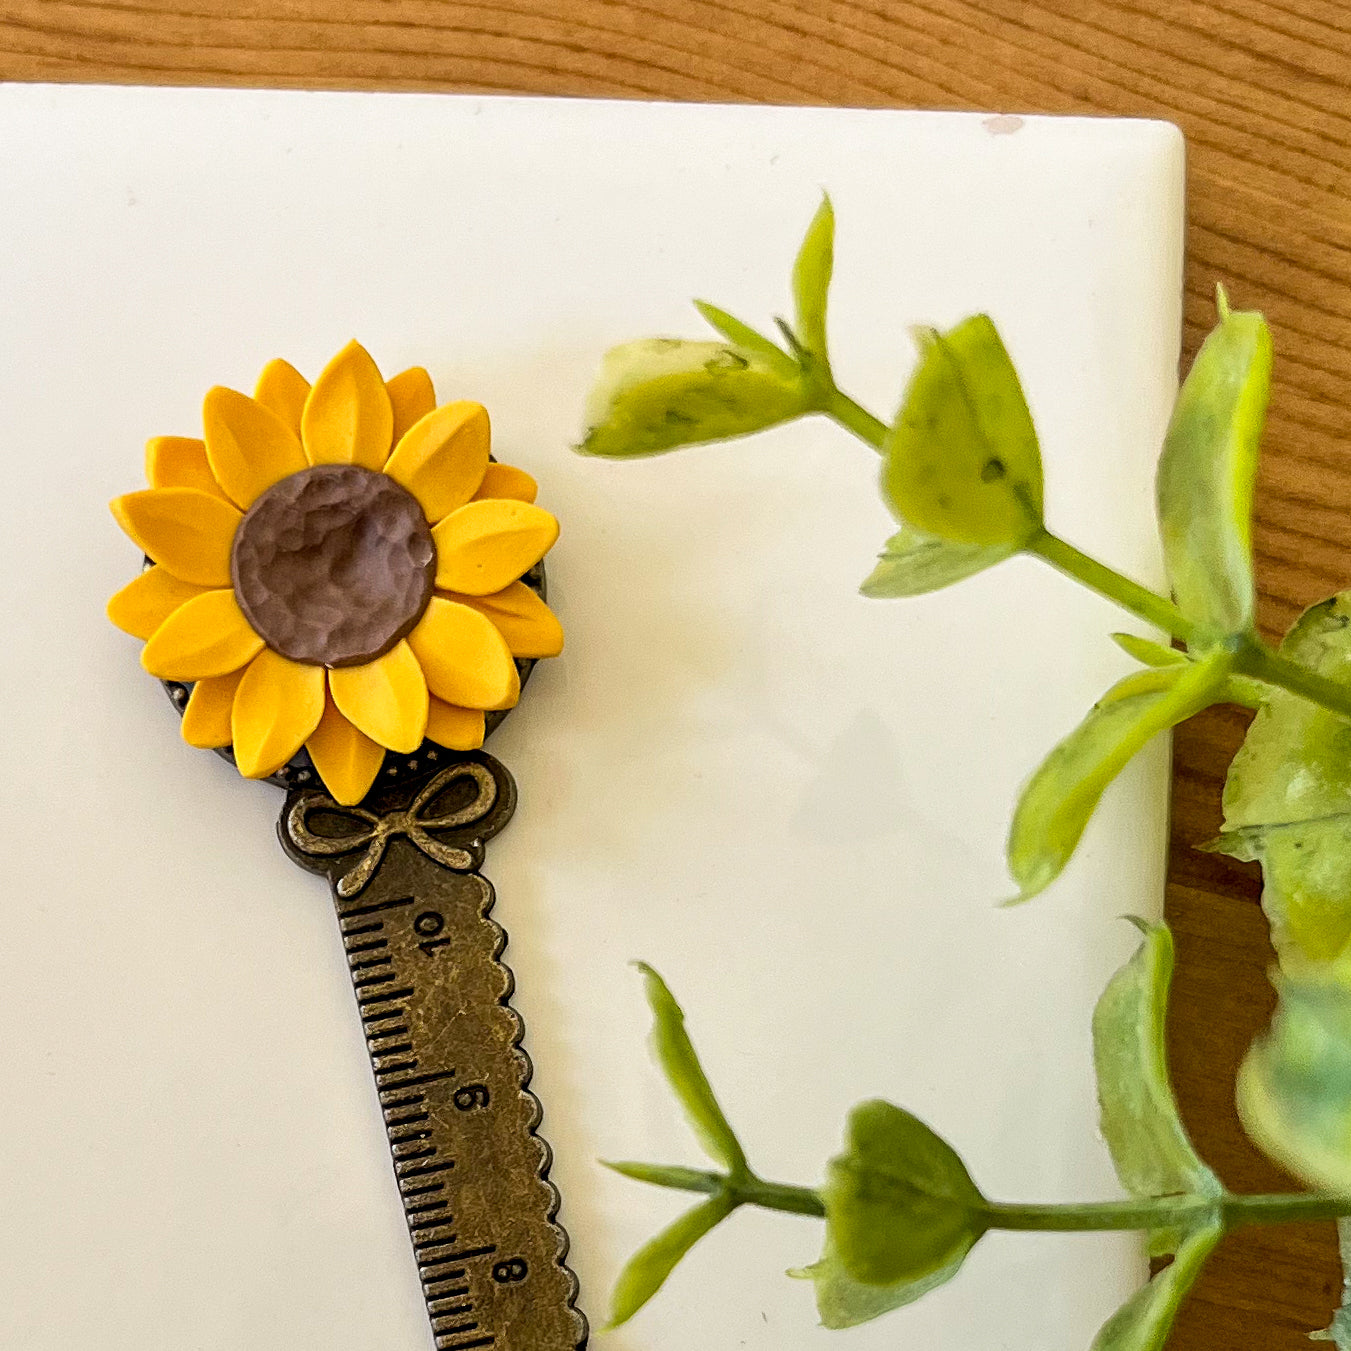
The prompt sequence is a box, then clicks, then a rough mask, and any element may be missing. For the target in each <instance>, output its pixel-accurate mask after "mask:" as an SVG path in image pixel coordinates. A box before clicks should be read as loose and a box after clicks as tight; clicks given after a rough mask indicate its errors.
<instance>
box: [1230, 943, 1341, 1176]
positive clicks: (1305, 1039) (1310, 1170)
mask: <svg viewBox="0 0 1351 1351" xmlns="http://www.w3.org/2000/svg"><path fill="white" fill-rule="evenodd" d="M1276 989H1277V992H1278V994H1279V996H1280V1000H1279V1003H1278V1004H1277V1006H1276V1013H1275V1016H1274V1017H1273V1018H1272V1020H1271V1026H1270V1028H1268V1030H1267V1031H1266V1033H1264V1034H1263V1036H1261V1037H1259V1038H1258V1040H1257V1041H1256V1042H1254V1043H1253V1046H1252V1048H1251V1049H1250V1050H1249V1052H1248V1055H1247V1058H1246V1059H1245V1060H1244V1062H1243V1066H1242V1068H1241V1069H1240V1071H1239V1077H1238V1110H1239V1116H1240V1117H1241V1118H1242V1120H1243V1125H1244V1127H1245V1128H1246V1130H1247V1132H1248V1134H1249V1135H1250V1136H1251V1137H1252V1138H1253V1140H1254V1141H1255V1142H1256V1143H1257V1145H1258V1146H1259V1147H1260V1148H1262V1149H1263V1150H1264V1151H1265V1152H1266V1153H1267V1154H1269V1155H1270V1156H1271V1157H1272V1158H1273V1159H1275V1160H1276V1162H1277V1163H1279V1164H1281V1165H1283V1166H1284V1167H1285V1168H1287V1169H1288V1170H1289V1171H1290V1172H1292V1173H1294V1174H1295V1175H1296V1176H1298V1177H1300V1178H1303V1179H1304V1180H1305V1181H1306V1182H1308V1183H1311V1184H1312V1185H1314V1186H1316V1187H1322V1188H1326V1189H1327V1190H1328V1191H1334V1192H1347V1191H1351V990H1348V988H1347V987H1346V986H1345V985H1344V984H1342V983H1341V981H1339V980H1338V979H1337V978H1336V976H1335V975H1334V974H1332V972H1331V970H1330V969H1327V968H1325V969H1324V970H1323V971H1321V972H1317V973H1310V974H1307V975H1303V976H1300V977H1297V978H1296V977H1288V976H1282V977H1278V978H1277V981H1276Z"/></svg>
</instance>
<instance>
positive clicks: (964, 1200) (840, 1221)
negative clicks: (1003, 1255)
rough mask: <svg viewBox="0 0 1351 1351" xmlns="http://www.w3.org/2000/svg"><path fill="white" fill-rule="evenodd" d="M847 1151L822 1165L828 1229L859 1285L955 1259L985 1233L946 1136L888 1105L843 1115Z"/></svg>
mask: <svg viewBox="0 0 1351 1351" xmlns="http://www.w3.org/2000/svg"><path fill="white" fill-rule="evenodd" d="M845 1144H846V1148H845V1152H844V1153H843V1154H842V1155H840V1156H839V1157H838V1158H835V1159H832V1160H831V1162H830V1164H829V1166H828V1168H827V1170H826V1183H825V1186H824V1187H823V1188H822V1190H821V1199H822V1201H824V1203H825V1209H826V1233H827V1236H828V1238H829V1241H830V1243H831V1244H832V1245H833V1251H834V1252H835V1253H836V1254H837V1255H838V1257H839V1260H840V1262H841V1263H842V1265H843V1267H844V1270H845V1271H846V1272H847V1273H848V1274H849V1276H850V1277H851V1278H852V1279H853V1280H855V1281H859V1282H861V1283H862V1284H864V1285H887V1286H890V1285H895V1284H897V1283H898V1282H914V1281H919V1280H922V1279H924V1278H925V1277H928V1276H930V1275H932V1274H933V1273H934V1272H936V1271H939V1270H941V1269H943V1268H946V1267H948V1266H950V1265H951V1264H952V1263H953V1262H955V1261H960V1259H961V1257H962V1256H964V1255H965V1253H966V1252H967V1250H968V1249H969V1248H970V1247H971V1245H972V1244H973V1243H975V1242H976V1240H977V1239H978V1238H980V1236H981V1235H982V1234H983V1233H984V1232H985V1228H986V1207H985V1202H984V1198H983V1197H982V1196H981V1194H980V1192H979V1191H978V1190H977V1189H976V1185H975V1183H974V1182H972V1181H971V1177H970V1174H968V1173H967V1171H966V1167H965V1165H964V1164H963V1163H962V1161H961V1159H960V1158H958V1156H957V1154H956V1152H955V1151H954V1150H953V1149H952V1147H951V1146H950V1145H948V1144H947V1142H946V1141H944V1140H942V1139H940V1138H939V1137H938V1136H937V1135H935V1134H934V1132H933V1131H932V1130H930V1129H929V1127H928V1126H926V1125H925V1124H924V1123H923V1122H922V1121H920V1120H919V1119H918V1118H917V1117H914V1116H912V1115H911V1114H910V1113H909V1112H906V1111H903V1110H902V1109H901V1108H899V1107H893V1106H892V1105H891V1104H890V1103H888V1102H882V1101H879V1100H874V1101H871V1102H864V1103H860V1104H859V1105H858V1106H857V1107H855V1108H854V1110H853V1111H852V1112H851V1113H850V1114H849V1124H848V1132H847V1136H846V1142H845Z"/></svg>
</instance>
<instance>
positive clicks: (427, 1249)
mask: <svg viewBox="0 0 1351 1351" xmlns="http://www.w3.org/2000/svg"><path fill="white" fill-rule="evenodd" d="M454 1246H455V1235H454V1234H452V1235H451V1236H450V1237H449V1238H428V1239H424V1240H423V1241H422V1242H421V1243H414V1244H413V1251H414V1252H415V1253H417V1254H419V1256H418V1265H419V1266H429V1267H430V1266H435V1265H436V1264H437V1263H438V1262H450V1261H454V1260H455V1257H456V1256H458V1254H453V1255H452V1256H451V1257H445V1258H442V1257H431V1256H427V1254H430V1253H433V1252H435V1251H436V1249H437V1248H453V1247H454Z"/></svg>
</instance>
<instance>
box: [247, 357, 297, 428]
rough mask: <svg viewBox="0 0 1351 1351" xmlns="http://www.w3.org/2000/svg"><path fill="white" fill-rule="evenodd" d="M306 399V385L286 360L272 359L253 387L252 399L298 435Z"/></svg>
mask: <svg viewBox="0 0 1351 1351" xmlns="http://www.w3.org/2000/svg"><path fill="white" fill-rule="evenodd" d="M309 396H310V382H309V381H308V380H306V379H305V377H304V376H303V375H301V373H300V372H299V371H298V370H296V368H295V367H294V366H293V365H291V363H290V362H289V361H283V360H282V359H281V357H276V358H274V359H273V360H272V361H269V362H268V363H267V365H266V366H264V367H263V373H262V374H261V375H260V376H259V377H258V383H257V384H256V385H255V386H254V389H253V397H254V398H255V399H257V400H258V402H259V403H260V404H262V405H263V407H264V408H270V409H271V410H272V411H273V412H274V413H275V414H276V415H277V416H278V417H279V418H281V420H282V421H283V422H284V423H285V424H286V425H287V426H288V427H289V428H290V429H291V430H292V431H293V432H294V433H295V434H296V437H297V438H299V436H300V414H301V412H302V410H303V409H304V407H305V400H306V399H307V398H309Z"/></svg>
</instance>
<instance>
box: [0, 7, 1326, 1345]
mask: <svg viewBox="0 0 1351 1351" xmlns="http://www.w3.org/2000/svg"><path fill="white" fill-rule="evenodd" d="M0 78H4V79H15V80H81V81H105V82H117V83H169V84H212V85H287V86H293V87H323V88H364V89H443V90H475V91H514V92H534V93H550V94H582V95H586V94H591V95H609V96H621V97H633V98H661V99H690V100H736V101H760V102H770V103H832V104H853V105H870V106H890V107H921V108H923V107H931V108H978V109H990V110H994V111H1010V112H1056V113H1112V114H1124V115H1133V116H1147V117H1162V118H1168V119H1170V120H1172V121H1174V122H1176V123H1178V125H1180V126H1181V127H1182V129H1183V131H1184V132H1185V133H1186V135H1187V141H1188V145H1189V148H1190V170H1189V192H1190V213H1189V214H1190V225H1189V235H1188V245H1189V262H1188V268H1187V306H1186V316H1187V329H1186V344H1187V353H1188V357H1190V353H1191V351H1192V350H1193V349H1194V346H1195V344H1196V342H1197V340H1198V338H1199V336H1200V335H1201V334H1202V333H1203V332H1204V331H1205V329H1206V328H1207V327H1208V325H1209V324H1210V322H1211V317H1212V314H1213V303H1212V293H1213V286H1214V283H1215V282H1216V281H1217V280H1224V281H1225V282H1226V283H1228V285H1229V286H1230V289H1231V294H1232V295H1233V297H1234V299H1235V301H1236V303H1239V304H1241V305H1242V306H1244V307H1257V308H1260V309H1262V310H1264V311H1265V312H1266V314H1267V316H1268V318H1269V319H1270V321H1271V325H1272V328H1273V330H1274V332H1275V339H1276V350H1277V366H1276V380H1275V388H1274V391H1273V397H1272V411H1271V415H1270V418H1269V423H1268V434H1267V440H1266V456H1265V459H1264V463H1263V472H1262V477H1261V486H1260V493H1259V501H1258V529H1257V546H1258V557H1259V568H1260V580H1261V583H1262V610H1261V616H1262V621H1263V625H1264V627H1265V628H1266V630H1267V631H1268V633H1269V634H1272V635H1274V634H1277V633H1279V632H1280V631H1283V630H1284V629H1285V628H1286V627H1287V626H1288V625H1289V623H1290V622H1291V620H1292V619H1293V618H1294V617H1295V615H1296V614H1297V613H1298V612H1299V611H1300V609H1302V608H1303V606H1305V605H1306V604H1308V603H1309V602H1311V601H1313V600H1317V599H1319V598H1321V597H1323V596H1325V595H1327V594H1329V593H1331V592H1333V591H1335V590H1337V589H1338V588H1339V587H1340V586H1342V585H1344V584H1346V583H1345V579H1346V578H1347V577H1348V576H1351V553H1349V552H1348V546H1351V417H1349V416H1348V412H1347V408H1348V404H1351V212H1349V211H1348V201H1351V94H1349V93H1348V86H1349V85H1351V6H1346V5H1343V4H1341V3H1339V0H1223V2H1222V3H1203V2H1202V0H1159V2H1158V3H1155V4H1152V5H1150V4H1145V3H1140V4H1133V3H1130V2H1129V0H1061V2H1059V3H1057V2H1056V0H1027V2H1024V0H982V2H981V3H973V2H972V0H718V2H717V3H714V2H713V0H487V2H485V3H482V4H458V3H450V2H448V0H0ZM1243 727H1244V718H1243V717H1242V716H1241V715H1239V714H1238V713H1236V712H1234V711H1212V712H1210V713H1208V714H1206V715H1205V716H1203V717H1201V718H1198V719H1196V720H1195V721H1194V722H1193V723H1191V724H1189V725H1188V726H1186V727H1185V728H1183V729H1182V730H1181V731H1179V733H1178V734H1177V738H1176V771H1175V784H1174V823H1173V843H1172V860H1171V880H1170V885H1169V893H1168V913H1169V917H1170V919H1171V922H1172V924H1173V926H1174V929H1175V931H1176V934H1177V938H1178V948H1179V970H1178V977H1177V983H1176V996H1175V1005H1174V1008H1175V1016H1174V1018H1173V1026H1172V1035H1171V1050H1172V1056H1173V1064H1174V1067H1175V1073H1176V1075H1177V1078H1178V1081H1179V1084H1180V1090H1181V1094H1182V1097H1183V1100H1184V1101H1183V1106H1184V1110H1185V1113H1186V1116H1187V1120H1188V1123H1189V1125H1190V1127H1191V1129H1192V1132H1193V1135H1194V1137H1195V1138H1196V1141H1197V1143H1198V1145H1199V1146H1200V1148H1201V1150H1202V1152H1203V1153H1204V1154H1205V1155H1206V1157H1207V1158H1208V1159H1210V1160H1211V1161H1212V1162H1214V1163H1215V1164H1216V1166H1217V1167H1218V1168H1219V1170H1220V1171H1221V1173H1222V1174H1223V1175H1224V1178H1225V1180H1226V1181H1227V1182H1228V1183H1229V1185H1230V1186H1232V1187H1234V1188H1235V1189H1238V1190H1267V1189H1272V1188H1276V1187H1280V1186H1282V1185H1284V1183H1283V1180H1282V1179H1281V1178H1280V1177H1279V1175H1278V1174H1277V1173H1276V1170H1275V1169H1273V1168H1272V1167H1271V1166H1270V1165H1269V1164H1267V1163H1265V1162H1264V1161H1263V1160H1262V1159H1261V1158H1260V1157H1259V1156H1258V1155H1257V1154H1256V1153H1255V1152H1254V1151H1253V1150H1252V1148H1251V1147H1250V1146H1249V1145H1248V1144H1247V1143H1246V1142H1245V1140H1244V1138H1243V1135H1242V1132H1241V1130H1240V1128H1239V1125H1238V1121H1237V1118H1236V1116H1235V1113H1234V1108H1233V1075H1234V1071H1235V1069H1236V1067H1237V1064H1238V1061H1239V1059H1240V1057H1241V1055H1242V1053H1243V1050H1244V1048H1245V1047H1246V1046H1247V1044H1248V1042H1249V1041H1250V1040H1251V1038H1252V1037H1253V1035H1254V1034H1255V1033H1256V1032H1257V1031H1258V1029H1259V1028H1261V1027H1262V1026H1263V1024H1264V1023H1265V1022H1266V1020H1267V1017H1268V1014H1269V1012H1270V1008H1271V1004H1272V997H1271V994H1270V992H1269V989H1268V986H1267V983H1266V978H1265V967H1266V965H1267V962H1268V961H1269V959H1270V949H1269V948H1268V946H1267V938H1266V924H1265V921H1264V919H1263V917H1262V914H1261V911H1260V909H1259V908H1258V905H1257V897H1258V890H1259V888H1258V878H1257V876H1256V870H1255V868H1251V867H1246V866H1243V865H1240V864H1236V863H1232V862H1230V861H1228V860H1225V859H1222V858H1219V857H1217V856H1216V855H1213V854H1205V853H1200V852H1198V851H1197V850H1196V848H1195V846H1196V845H1198V844H1200V843H1202V842H1203V841H1205V840H1208V839H1210V838H1212V837H1213V836H1214V834H1215V832H1216V828H1217V825H1218V822H1219V792H1220V786H1221V783H1222V780H1223V774H1224V768H1225V765H1226V764H1227V763H1228V759H1229V757H1230V756H1231V754H1232V753H1233V751H1234V749H1235V748H1236V746H1237V744H1238V742H1239V739H1240V738H1241V736H1242V733H1243ZM1338 1288H1339V1275H1338V1268H1337V1266H1336V1258H1335V1248H1334V1240H1333V1233H1332V1228H1331V1226H1330V1225H1321V1226H1320V1225H1309V1226H1303V1227H1299V1228H1288V1229H1283V1230H1248V1231H1245V1232H1242V1233H1240V1234H1239V1235H1236V1236H1234V1237H1233V1238H1231V1239H1230V1240H1229V1241H1228V1242H1227V1243H1226V1244H1225V1246H1224V1247H1223V1249H1222V1250H1221V1252H1220V1254H1219V1255H1218V1256H1217V1257H1216V1258H1215V1259H1214V1260H1213V1261H1212V1263H1211V1265H1210V1268H1209V1270H1208V1272H1207V1274H1206V1275H1205V1277H1204V1278H1203V1280H1202V1282H1201V1284H1200V1286H1199V1287H1198V1289H1197V1290H1196V1292H1195V1293H1194V1294H1193V1296H1192V1298H1191V1299H1190V1301H1189V1302H1188V1305H1187V1307H1186V1308H1185V1310H1184V1312H1183V1315H1182V1317H1181V1319H1180V1320H1179V1324H1178V1328H1177V1330H1176V1332H1175V1334H1174V1337H1173V1340H1172V1342H1171V1343H1170V1346H1172V1347H1175V1348H1176V1349H1177V1351H1221V1348H1224V1351H1235V1349H1237V1348H1249V1349H1252V1351H1296V1348H1301V1347H1304V1346H1306V1345H1307V1343H1306V1341H1305V1336H1306V1334H1307V1333H1308V1331H1309V1330H1311V1329H1313V1328H1315V1327H1322V1326H1325V1325H1326V1323H1327V1318H1328V1313H1329V1311H1330V1309H1331V1308H1332V1306H1333V1305H1334V1303H1335V1302H1336V1297H1337V1292H1338ZM896 1336H897V1345H901V1344H903V1343H904V1341H905V1336H904V1324H903V1318H902V1319H898V1320H897V1324H896ZM15 1351H21V1349H20V1348H16V1349H15ZM1019 1351H1022V1349H1021V1348H1019ZM1027 1351H1036V1348H1028V1349H1027Z"/></svg>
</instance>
